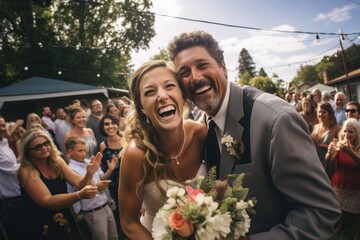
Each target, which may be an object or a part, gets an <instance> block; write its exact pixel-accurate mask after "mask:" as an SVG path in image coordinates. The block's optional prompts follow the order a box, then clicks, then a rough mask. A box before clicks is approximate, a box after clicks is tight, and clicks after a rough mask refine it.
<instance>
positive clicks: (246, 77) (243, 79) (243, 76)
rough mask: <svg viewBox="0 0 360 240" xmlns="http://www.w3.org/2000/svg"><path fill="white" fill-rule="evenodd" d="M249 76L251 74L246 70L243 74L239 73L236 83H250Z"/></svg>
mask: <svg viewBox="0 0 360 240" xmlns="http://www.w3.org/2000/svg"><path fill="white" fill-rule="evenodd" d="M251 78H252V76H251V74H250V73H249V72H248V71H245V72H244V73H243V74H241V75H240V77H239V81H238V83H239V84H240V85H250V80H251Z"/></svg>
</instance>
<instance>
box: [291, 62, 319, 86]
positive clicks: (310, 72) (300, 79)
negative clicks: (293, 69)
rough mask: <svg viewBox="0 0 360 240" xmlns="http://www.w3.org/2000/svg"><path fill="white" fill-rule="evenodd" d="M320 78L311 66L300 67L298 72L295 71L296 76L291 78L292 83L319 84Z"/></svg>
mask: <svg viewBox="0 0 360 240" xmlns="http://www.w3.org/2000/svg"><path fill="white" fill-rule="evenodd" d="M319 80H320V78H319V75H318V73H317V72H316V67H315V66H313V65H304V66H303V65H301V66H300V70H297V74H296V76H295V77H294V78H293V80H292V82H293V83H298V84H301V83H306V82H319Z"/></svg>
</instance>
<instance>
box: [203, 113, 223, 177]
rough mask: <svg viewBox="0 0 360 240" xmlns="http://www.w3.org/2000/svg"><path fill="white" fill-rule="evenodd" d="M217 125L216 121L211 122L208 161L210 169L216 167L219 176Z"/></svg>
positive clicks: (207, 140)
mask: <svg viewBox="0 0 360 240" xmlns="http://www.w3.org/2000/svg"><path fill="white" fill-rule="evenodd" d="M215 127H216V123H215V122H214V120H212V119H211V120H210V121H209V129H208V135H207V139H206V161H207V163H208V167H209V168H211V167H213V166H216V172H217V175H218V176H219V168H220V150H219V144H218V140H217V137H216V132H215Z"/></svg>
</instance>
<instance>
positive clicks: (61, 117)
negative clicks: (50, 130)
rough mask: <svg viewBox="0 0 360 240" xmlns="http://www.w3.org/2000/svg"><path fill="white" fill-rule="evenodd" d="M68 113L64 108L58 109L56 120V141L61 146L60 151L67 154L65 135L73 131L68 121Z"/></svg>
mask: <svg viewBox="0 0 360 240" xmlns="http://www.w3.org/2000/svg"><path fill="white" fill-rule="evenodd" d="M66 118H67V113H66V112H65V110H64V109H63V108H58V109H57V110H56V120H55V122H54V125H55V141H56V143H57V144H58V146H59V148H60V149H59V150H61V152H63V153H65V149H64V134H65V133H66V132H67V131H69V130H70V129H71V126H70V124H69V123H68V121H67V120H66Z"/></svg>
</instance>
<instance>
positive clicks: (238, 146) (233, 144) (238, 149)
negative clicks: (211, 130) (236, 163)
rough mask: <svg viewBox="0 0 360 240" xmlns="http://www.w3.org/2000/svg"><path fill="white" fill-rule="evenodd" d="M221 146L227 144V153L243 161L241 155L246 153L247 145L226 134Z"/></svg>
mask: <svg viewBox="0 0 360 240" xmlns="http://www.w3.org/2000/svg"><path fill="white" fill-rule="evenodd" d="M221 144H225V146H226V151H228V152H229V154H230V155H231V156H233V157H235V158H236V159H237V160H240V159H241V154H243V153H244V151H245V144H244V143H243V142H242V141H238V140H236V139H234V138H233V137H232V136H230V135H228V134H225V135H224V136H223V137H222V138H221Z"/></svg>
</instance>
